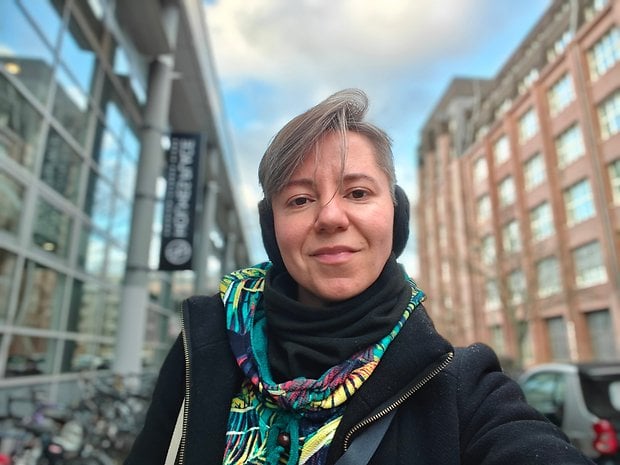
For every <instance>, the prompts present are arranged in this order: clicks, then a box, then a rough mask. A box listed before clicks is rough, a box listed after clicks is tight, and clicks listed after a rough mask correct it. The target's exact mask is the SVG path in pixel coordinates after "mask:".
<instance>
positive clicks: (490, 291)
mask: <svg viewBox="0 0 620 465" xmlns="http://www.w3.org/2000/svg"><path fill="white" fill-rule="evenodd" d="M485 291H486V292H485V308H486V309H487V310H495V309H496V308H498V307H499V306H500V298H499V287H498V285H497V281H496V280H495V279H488V280H487V281H486V283H485Z"/></svg>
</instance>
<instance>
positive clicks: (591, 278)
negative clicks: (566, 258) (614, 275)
mask: <svg viewBox="0 0 620 465" xmlns="http://www.w3.org/2000/svg"><path fill="white" fill-rule="evenodd" d="M573 262H574V265H575V284H576V285H577V287H578V288H584V287H590V286H596V285H597V284H603V283H605V282H607V271H606V270H605V263H604V262H603V254H602V252H601V244H600V242H598V241H592V242H589V243H587V244H585V245H582V246H581V247H577V248H576V249H574V250H573Z"/></svg>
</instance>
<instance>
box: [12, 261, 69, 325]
mask: <svg viewBox="0 0 620 465" xmlns="http://www.w3.org/2000/svg"><path fill="white" fill-rule="evenodd" d="M64 289H65V276H64V275H62V274H60V273H58V272H57V271H55V270H52V269H51V268H47V267H45V266H43V265H40V264H38V263H35V262H33V261H30V260H28V261H27V262H26V264H25V265H24V271H23V273H22V280H21V286H20V290H19V299H18V305H17V314H16V315H15V321H14V322H13V324H14V325H15V326H25V327H30V328H39V329H60V328H59V322H60V317H61V310H62V303H63V294H64Z"/></svg>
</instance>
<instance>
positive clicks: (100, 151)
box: [93, 125, 121, 181]
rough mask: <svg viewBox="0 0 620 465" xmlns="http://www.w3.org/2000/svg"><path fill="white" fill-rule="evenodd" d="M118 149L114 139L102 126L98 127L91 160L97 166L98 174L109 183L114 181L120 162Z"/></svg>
mask: <svg viewBox="0 0 620 465" xmlns="http://www.w3.org/2000/svg"><path fill="white" fill-rule="evenodd" d="M120 152H121V150H120V147H119V144H118V142H117V140H116V137H114V135H113V134H112V133H111V132H110V131H108V130H107V129H106V128H105V127H104V126H103V125H99V128H98V130H97V140H96V141H95V146H94V151H93V159H94V160H95V162H97V164H98V165H99V172H100V173H101V175H102V176H105V177H107V178H108V179H110V180H111V181H113V180H114V179H116V176H117V173H118V165H119V163H120V162H121V160H120Z"/></svg>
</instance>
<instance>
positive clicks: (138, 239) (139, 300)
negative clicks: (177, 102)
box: [114, 5, 178, 374]
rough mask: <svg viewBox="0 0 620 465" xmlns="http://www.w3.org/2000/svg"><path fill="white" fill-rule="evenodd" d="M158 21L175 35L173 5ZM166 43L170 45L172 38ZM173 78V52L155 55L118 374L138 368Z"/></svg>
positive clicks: (118, 347)
mask: <svg viewBox="0 0 620 465" xmlns="http://www.w3.org/2000/svg"><path fill="white" fill-rule="evenodd" d="M162 21H165V23H166V26H167V27H169V28H170V29H169V30H170V31H172V34H171V37H173V38H176V30H177V25H178V10H177V7H176V6H172V5H170V6H168V8H167V9H166V12H165V15H164V17H163V18H162ZM171 49H172V50H173V51H174V44H172V46H171ZM173 78H174V54H173V53H170V54H165V55H160V56H158V57H157V59H156V60H155V61H154V62H153V63H152V64H151V68H150V74H149V86H148V100H147V103H146V107H145V111H144V127H143V129H142V133H141V140H140V142H141V148H140V161H139V164H138V173H137V179H136V192H135V200H134V206H133V214H132V220H131V233H130V237H129V246H128V251H127V265H126V270H125V280H124V282H123V289H122V295H121V303H120V308H119V323H118V332H117V342H116V354H115V358H114V371H115V373H118V374H137V373H140V372H141V371H142V353H143V346H144V340H145V336H146V334H145V331H146V322H147V307H148V298H149V297H148V280H149V271H150V269H149V250H150V245H151V236H152V233H153V218H154V211H155V203H156V201H157V200H156V189H155V187H156V181H157V177H158V176H160V175H161V173H162V171H163V167H164V152H163V149H162V144H161V143H162V135H163V134H164V133H166V132H168V131H167V127H168V113H169V107H170V94H171V91H172V80H173Z"/></svg>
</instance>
